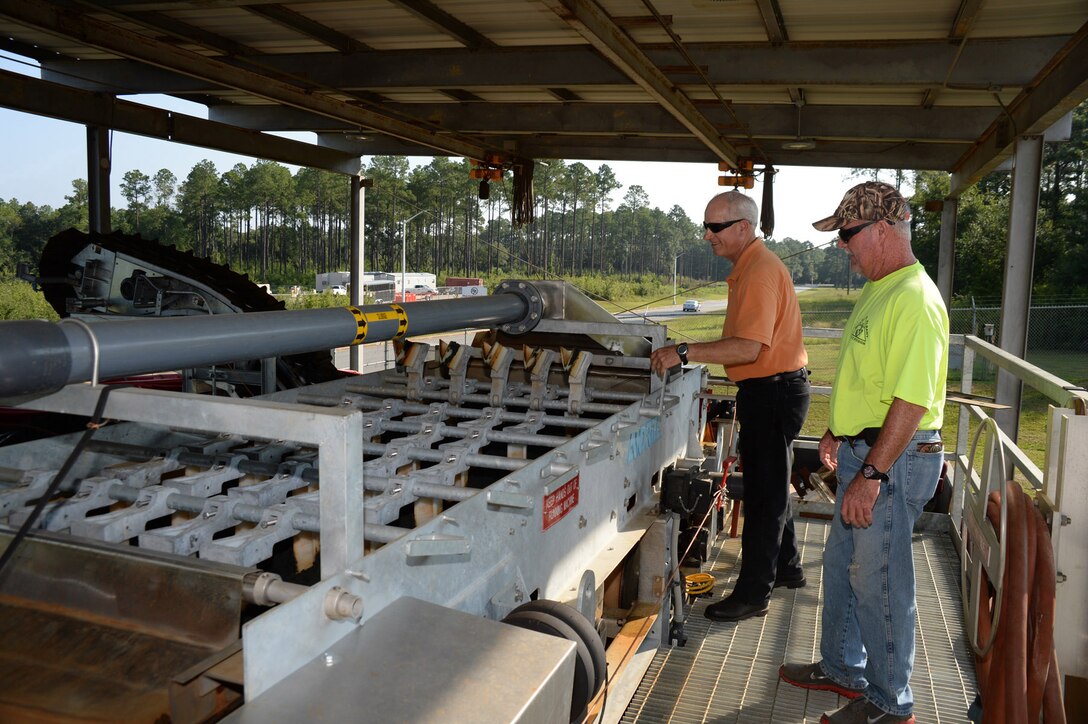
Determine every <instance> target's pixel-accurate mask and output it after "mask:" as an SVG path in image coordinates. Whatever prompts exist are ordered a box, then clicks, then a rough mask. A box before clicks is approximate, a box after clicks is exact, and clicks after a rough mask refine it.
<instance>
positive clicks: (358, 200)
mask: <svg viewBox="0 0 1088 724" xmlns="http://www.w3.org/2000/svg"><path fill="white" fill-rule="evenodd" d="M364 181H365V179H363V177H362V176H358V175H356V176H352V177H351V192H350V193H351V218H350V219H349V220H348V223H349V225H350V229H349V230H348V238H349V239H350V240H351V289H350V290H349V294H350V296H349V297H348V299H350V300H351V306H353V307H360V306H362V305H363V293H364V291H365V289H364V286H363V271H364V269H365V267H366V260H365V256H364V254H365V252H366V240H365V238H364V236H363V233H364V229H365V228H366V187H367V186H368V185H369V184H367V183H364ZM348 360H349V362H348V366H349V367H351V369H353V370H355V371H356V372H361V371H362V369H363V345H361V344H353V345H351V347H350V348H349V349H348Z"/></svg>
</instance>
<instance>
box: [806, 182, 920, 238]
mask: <svg viewBox="0 0 1088 724" xmlns="http://www.w3.org/2000/svg"><path fill="white" fill-rule="evenodd" d="M909 218H910V205H909V204H907V200H906V199H904V198H903V195H902V194H900V193H899V192H898V191H896V189H895V187H894V186H891V185H889V184H886V183H883V182H881V181H866V182H865V183H863V184H858V185H857V186H855V187H853V188H852V189H850V190H849V191H847V192H846V195H845V196H843V197H842V201H841V202H839V208H837V209H835V213H834V214H832V215H831V216H828V217H827V218H826V219H820V220H819V221H817V222H814V223H813V224H812V225H813V226H814V227H816V229H817V231H834V230H835V229H841V228H842V227H844V226H846V225H847V224H848V223H850V222H851V221H856V220H860V221H885V220H887V221H893V222H894V221H906V220H907V219H909Z"/></svg>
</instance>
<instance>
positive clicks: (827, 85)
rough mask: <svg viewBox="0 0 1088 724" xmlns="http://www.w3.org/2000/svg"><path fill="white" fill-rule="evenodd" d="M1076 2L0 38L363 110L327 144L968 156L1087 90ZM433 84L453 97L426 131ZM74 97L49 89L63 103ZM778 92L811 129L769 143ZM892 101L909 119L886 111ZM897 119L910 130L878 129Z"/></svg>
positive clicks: (101, 21)
mask: <svg viewBox="0 0 1088 724" xmlns="http://www.w3.org/2000/svg"><path fill="white" fill-rule="evenodd" d="M763 12H766V13H767V15H766V16H764V14H763ZM1086 22H1088V3H1086V2H1084V0H1040V1H1039V2H1032V3H1027V2H1023V1H1022V0H990V1H988V2H984V3H980V2H973V1H972V0H915V1H914V2H911V3H897V4H888V3H875V2H872V1H871V0H868V1H866V2H860V1H859V0H822V1H821V2H818V3H814V2H811V0H777V2H771V3H762V2H757V1H756V0H690V1H688V2H684V1H682V0H657V1H656V2H652V3H647V2H643V1H642V0H604V1H603V2H600V3H599V4H598V3H595V2H592V0H513V1H510V2H501V3H496V2H491V1H487V0H439V1H437V2H419V1H418V0H416V1H413V2H403V3H402V2H398V1H397V0H389V1H388V2H365V3H363V2H353V1H348V0H324V1H321V2H289V3H273V2H267V1H265V0H245V2H236V1H235V0H191V1H189V2H138V1H133V0H127V1H126V0H122V1H120V2H113V3H110V4H108V5H107V4H100V5H95V4H93V3H79V4H71V5H65V6H56V5H54V4H51V3H46V2H41V0H10V1H9V2H5V3H4V4H3V7H2V8H0V31H2V32H0V36H2V37H3V38H4V39H2V40H0V44H2V45H4V46H5V47H6V48H7V49H8V50H9V51H13V52H17V53H22V54H27V55H31V56H32V57H35V58H37V59H38V60H40V61H41V63H42V65H43V68H44V69H45V73H44V75H45V77H47V78H48V79H49V80H51V81H53V82H56V83H60V84H62V85H72V86H76V87H79V88H83V89H88V90H96V91H99V92H100V93H107V94H109V93H123V94H125V95H126V97H129V98H133V97H135V98H137V99H138V97H139V95H140V94H142V93H154V92H162V93H172V94H174V95H178V96H179V97H184V98H189V99H191V100H196V101H198V102H202V103H205V104H207V105H209V109H210V115H211V117H213V118H216V119H218V120H222V121H223V122H228V123H231V124H235V125H238V126H239V127H242V128H248V129H253V130H281V129H283V128H288V127H289V128H291V129H294V130H300V129H301V130H305V125H306V123H305V118H306V117H307V114H311V116H310V117H311V118H312V119H313V124H312V125H313V128H314V129H327V128H335V127H336V124H337V123H338V124H340V126H342V127H345V128H350V129H353V131H354V132H353V134H352V135H354V136H358V135H362V134H359V133H358V129H360V128H366V129H368V132H367V133H366V134H365V135H366V137H367V138H368V139H369V140H368V141H352V140H351V139H348V138H345V139H344V142H343V144H340V145H342V146H343V147H344V148H345V149H347V150H349V151H351V152H356V153H358V154H360V155H364V154H365V155H369V154H380V153H387V152H388V153H398V154H402V153H421V154H430V153H435V152H447V153H450V154H453V155H472V156H473V157H478V156H483V155H487V154H489V153H498V154H502V155H503V156H504V157H506V158H514V157H541V158H542V157H554V156H560V155H565V156H567V157H572V156H576V157H583V158H601V159H603V160H625V159H629V160H662V161H667V160H689V161H706V162H716V161H717V160H719V159H726V160H733V161H735V160H736V159H738V158H740V157H744V156H749V157H753V158H755V159H756V160H757V162H762V161H766V162H770V163H775V164H778V165H783V164H800V165H849V166H867V165H879V166H881V167H885V168H888V167H903V168H908V167H918V165H919V164H921V166H922V167H924V168H937V169H942V170H947V171H962V172H963V173H965V174H967V175H968V176H974V177H977V176H978V175H979V174H981V173H982V172H984V171H986V170H988V169H989V168H992V167H994V166H996V164H997V163H998V162H999V161H1000V160H1002V158H1003V157H1004V156H1006V155H1008V153H1009V151H1010V147H1009V145H1008V144H1004V145H1001V146H999V145H998V144H997V143H995V142H994V139H995V138H997V137H998V136H1000V137H1001V139H1002V141H1004V140H1005V135H1007V134H1004V135H1002V134H997V133H996V131H997V130H998V129H999V128H1000V127H1001V126H1002V124H1004V123H1005V122H1006V121H1008V120H1009V119H1011V120H1012V121H1013V123H1014V124H1015V127H1016V128H1017V129H1018V131H1019V132H1021V133H1025V132H1026V133H1038V132H1041V131H1042V130H1045V127H1046V126H1047V125H1049V124H1050V123H1053V122H1054V121H1055V120H1056V119H1057V118H1059V117H1060V116H1061V115H1062V114H1063V113H1064V112H1066V111H1068V110H1069V109H1071V108H1072V107H1073V106H1075V105H1076V104H1077V103H1079V102H1080V101H1082V100H1083V99H1084V97H1085V95H1086V94H1088V90H1085V88H1086V87H1088V84H1086V83H1085V80H1086V78H1088V26H1086ZM77 59H78V62H76V60H77ZM209 59H210V60H211V61H212V62H211V64H209V62H208V61H209ZM262 78H265V79H266V80H262ZM1029 95H1030V96H1031V103H1027V102H1026V100H1027V98H1028V97H1029ZM0 102H4V103H5V104H6V105H8V106H9V107H14V108H19V107H25V106H28V105H30V104H27V103H25V102H24V101H22V100H21V99H20V96H19V95H18V94H15V93H7V94H3V93H0ZM435 104H447V105H449V104H453V106H454V108H453V109H449V108H447V111H446V112H444V113H443V129H444V134H443V135H442V136H441V137H440V138H436V137H435V136H434V134H433V129H432V128H431V127H430V125H429V123H430V121H429V120H428V115H429V114H430V110H429V108H430V107H431V106H434V105H435ZM616 104H623V105H625V106H627V104H638V105H640V106H641V105H644V106H655V107H656V108H657V110H656V111H654V110H652V109H647V110H645V111H644V112H643V116H642V117H641V119H640V120H639V121H638V122H639V123H641V124H642V125H641V126H639V125H633V123H632V121H631V118H632V116H631V115H630V114H627V115H626V116H624V120H623V122H622V123H621V122H619V121H616V120H613V119H614V118H615V116H614V114H613V112H612V111H613V109H612V106H614V105H616ZM78 106H79V103H77V102H76V100H75V98H73V99H72V101H71V102H67V103H62V104H59V105H58V107H56V108H50V109H48V111H49V113H50V115H56V116H58V117H67V118H70V120H77V121H79V120H83V119H82V118H80V117H79V114H78V113H77V112H74V111H73V110H72V109H73V108H77V107H78ZM1003 106H1004V108H1003ZM555 107H561V108H563V109H564V112H563V113H555V112H553V111H550V110H549V108H555ZM246 109H253V110H252V112H251V113H250V115H247V114H246V113H247V111H246ZM257 109H260V110H259V112H258V110H257ZM457 109H460V111H461V112H460V113H456V112H454V111H455V110H457ZM797 109H800V124H801V131H800V133H801V134H802V135H804V136H805V137H806V138H810V139H812V140H813V141H814V142H815V144H816V145H815V148H814V149H812V150H804V151H797V150H788V149H783V148H781V143H780V140H781V139H783V138H790V137H791V136H795V135H797V134H798V130H797V125H798V112H797ZM1006 109H1008V114H1006ZM952 111H955V112H957V113H959V115H950V113H951V112H952ZM905 112H909V125H910V129H909V130H910V133H909V134H908V133H905V132H904V129H898V130H892V131H889V130H888V128H887V127H888V125H889V123H888V120H889V114H896V115H897V116H901V115H902V114H903V113H905ZM966 113H970V114H971V115H970V116H969V117H967V116H964V115H963V114H966ZM481 114H483V116H484V117H486V118H488V119H489V120H490V122H489V123H488V124H482V125H483V126H486V127H487V128H490V129H491V130H479V129H480V128H481V127H482V125H481V124H480V123H479V121H478V119H479V117H480V115H481ZM507 117H508V118H507ZM330 118H333V119H339V120H337V121H335V122H334V123H332V124H331V125H330V121H329V119H330ZM414 118H415V119H418V122H416V121H414V120H413V119H414ZM497 119H507V120H504V121H503V122H499V121H498V120H497ZM965 119H966V121H969V122H965ZM836 121H838V122H836ZM983 121H985V122H984V123H983ZM891 125H896V124H895V123H892V124H891ZM843 126H848V127H849V131H848V132H841V131H840V130H839V129H840V128H841V127H843ZM500 129H501V130H500ZM121 130H125V129H121ZM957 134H959V135H957ZM560 136H563V137H566V138H567V139H568V140H567V141H564V142H563V144H562V145H558V144H553V145H549V141H548V140H547V139H550V138H557V137H560ZM572 136H573V137H587V138H589V137H592V138H593V139H594V140H593V142H592V144H590V143H587V144H586V145H585V146H584V147H583V148H578V147H577V146H576V145H575V146H573V147H572V145H571V142H570V141H569V138H570V137H572ZM527 138H529V139H531V140H527ZM654 138H660V139H666V138H667V139H670V141H669V143H668V144H660V145H656V146H655V145H654V144H652V143H649V144H648V143H647V142H646V140H647V139H654ZM903 138H910V139H912V140H913V142H914V143H915V144H917V147H912V148H909V149H907V148H904V149H902V150H899V151H891V152H889V151H888V150H887V148H888V146H887V142H889V141H891V142H895V141H898V140H902V139H903ZM602 139H606V140H607V143H602V142H601V141H602ZM1009 143H1011V140H1010V141H1009ZM353 144H354V145H353ZM873 148H882V149H884V150H882V151H881V152H880V154H879V157H876V156H874V155H873V150H872V149H873ZM919 149H922V150H923V151H924V152H921V153H920V152H919ZM969 149H974V150H969ZM654 154H656V155H654Z"/></svg>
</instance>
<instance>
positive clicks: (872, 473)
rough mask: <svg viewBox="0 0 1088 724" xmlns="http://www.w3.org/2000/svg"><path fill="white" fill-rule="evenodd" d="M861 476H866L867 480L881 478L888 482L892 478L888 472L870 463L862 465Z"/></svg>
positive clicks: (883, 481) (881, 480)
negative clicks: (881, 470) (883, 471)
mask: <svg viewBox="0 0 1088 724" xmlns="http://www.w3.org/2000/svg"><path fill="white" fill-rule="evenodd" d="M861 477H863V478H865V479H866V480H879V481H880V482H882V483H886V482H888V481H889V480H891V478H889V477H888V474H887V473H882V472H880V471H879V470H877V469H876V468H875V467H873V466H872V465H870V464H869V463H865V464H864V465H862V466H861Z"/></svg>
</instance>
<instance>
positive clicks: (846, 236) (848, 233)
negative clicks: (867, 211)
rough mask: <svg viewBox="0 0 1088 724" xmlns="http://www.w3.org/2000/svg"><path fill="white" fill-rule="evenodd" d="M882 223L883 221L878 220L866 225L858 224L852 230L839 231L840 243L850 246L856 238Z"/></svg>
mask: <svg viewBox="0 0 1088 724" xmlns="http://www.w3.org/2000/svg"><path fill="white" fill-rule="evenodd" d="M881 221H883V219H877V220H876V221H866V222H865V223H864V224H858V225H857V226H855V227H853V228H851V229H839V241H841V242H842V243H844V244H849V243H850V240H851V239H853V238H854V237H855V236H857V235H858V234H860V233H861V232H863V231H865V230H866V229H867V228H869V227H870V226H872V225H873V224H879V223H880V222H881Z"/></svg>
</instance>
